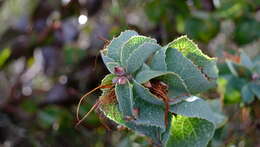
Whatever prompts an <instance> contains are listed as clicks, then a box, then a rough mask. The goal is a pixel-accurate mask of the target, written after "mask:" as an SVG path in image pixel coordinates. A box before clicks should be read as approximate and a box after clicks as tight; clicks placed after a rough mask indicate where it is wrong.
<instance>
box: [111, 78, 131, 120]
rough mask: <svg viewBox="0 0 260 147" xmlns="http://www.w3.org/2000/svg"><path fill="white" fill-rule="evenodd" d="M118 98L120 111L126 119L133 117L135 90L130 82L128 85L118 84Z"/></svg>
mask: <svg viewBox="0 0 260 147" xmlns="http://www.w3.org/2000/svg"><path fill="white" fill-rule="evenodd" d="M115 91H116V98H117V101H118V104H119V110H120V112H122V114H123V115H124V116H125V117H133V90H132V85H131V84H130V82H129V81H127V83H126V84H116V86H115Z"/></svg>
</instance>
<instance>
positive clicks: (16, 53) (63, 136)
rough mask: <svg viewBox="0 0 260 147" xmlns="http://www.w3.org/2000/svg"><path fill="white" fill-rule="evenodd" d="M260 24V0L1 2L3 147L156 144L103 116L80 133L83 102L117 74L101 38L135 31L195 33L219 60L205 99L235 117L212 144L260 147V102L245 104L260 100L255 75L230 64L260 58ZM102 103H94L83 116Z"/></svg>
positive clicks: (161, 35) (163, 38)
mask: <svg viewBox="0 0 260 147" xmlns="http://www.w3.org/2000/svg"><path fill="white" fill-rule="evenodd" d="M80 16H81V17H80ZM259 23H260V2H259V0H181V1H178V0H162V1H159V0H132V1H127V0H108V1H105V0H60V1H58V0H57V1H56V0H55V1H54V0H0V111H1V112H0V146H1V145H4V146H10V145H12V146H17V145H19V146H73V147H74V146H98V147H99V146H148V145H151V144H152V142H151V141H150V140H149V139H148V138H146V137H143V136H139V135H137V134H134V133H131V132H130V131H128V130H124V131H119V132H117V131H115V130H117V129H119V130H122V129H123V128H122V127H120V126H118V127H117V126H116V125H115V124H114V123H112V122H111V121H109V120H107V119H105V117H104V116H103V115H102V113H100V112H98V115H97V114H94V113H93V114H91V115H90V116H89V117H88V119H87V120H86V121H84V123H82V125H81V126H80V127H78V128H74V125H75V110H76V108H75V105H76V103H77V102H78V100H79V97H80V96H82V95H83V93H85V92H87V91H89V90H90V89H92V88H94V87H96V86H97V85H99V84H100V83H99V82H100V81H101V79H102V78H103V77H104V75H106V74H107V73H108V71H107V70H106V69H105V66H104V65H103V63H102V62H101V58H100V56H99V55H98V52H99V51H98V50H99V49H101V48H103V46H104V41H102V40H100V39H98V38H105V39H108V40H111V39H112V38H113V36H117V35H119V33H120V32H121V31H122V30H125V29H133V30H136V31H137V32H138V33H139V34H143V35H145V36H151V37H153V38H156V40H158V41H159V43H160V44H162V45H165V44H166V43H167V42H170V41H171V40H173V39H174V38H177V37H178V36H181V35H183V34H187V35H188V37H189V38H191V39H192V40H194V41H195V42H196V43H197V44H198V45H199V47H200V48H201V49H202V50H203V52H204V53H205V54H207V55H209V56H211V57H213V56H214V57H218V61H219V69H220V75H221V77H222V78H220V79H219V80H218V81H219V86H218V89H211V90H210V91H209V92H207V93H203V94H201V96H204V95H205V97H209V98H210V99H217V100H220V101H221V102H220V103H219V104H216V105H217V106H216V107H217V108H218V109H221V108H224V112H225V114H226V115H227V116H229V121H228V123H227V124H226V125H225V126H224V127H222V128H220V129H218V130H217V131H216V133H215V135H214V138H213V140H212V141H211V142H210V144H209V146H218V147H219V146H234V145H235V146H259V144H260V141H259V134H260V131H259V124H260V123H259V122H260V121H259V119H260V113H259V112H260V110H259V105H260V104H259V101H258V100H257V97H254V99H255V100H254V101H253V102H252V103H250V104H247V103H244V102H243V98H241V91H244V95H249V96H248V97H247V96H245V98H244V99H246V100H252V97H251V95H252V94H247V93H248V92H245V91H247V88H244V90H243V85H244V84H246V83H249V82H252V79H250V76H251V77H252V74H251V73H252V71H254V70H249V72H250V74H249V75H250V76H249V75H247V74H246V75H245V76H246V77H243V78H241V76H234V74H233V73H231V72H230V70H229V68H228V66H227V65H226V62H225V61H226V59H229V60H232V61H237V60H238V57H239V52H238V50H239V49H241V50H243V51H244V52H245V53H246V54H247V55H249V57H250V59H254V60H253V62H254V61H256V60H258V59H259V57H257V56H259V53H260V48H259V47H260V40H259V35H260V34H259V33H260V31H259V30H260V27H259ZM96 57H97V58H96ZM257 67H258V65H257ZM256 69H257V70H256V71H254V72H259V71H258V69H259V68H256ZM247 76H248V77H247ZM221 85H222V86H221ZM257 92H258V91H257ZM227 93H228V94H227ZM255 95H256V94H254V96H255ZM97 97H98V94H97V95H93V96H90V97H89V98H88V103H87V104H84V105H83V107H82V109H81V114H82V115H83V114H84V113H85V112H86V111H88V110H89V108H91V106H92V105H93V104H94V103H95V99H97ZM214 106H215V104H214ZM218 109H216V110H218ZM98 117H100V119H101V120H102V122H104V124H105V125H102V123H101V122H100V121H99V120H98V119H99V118H98ZM177 121H178V120H177ZM104 126H106V127H109V128H111V130H112V131H108V129H105V127H104Z"/></svg>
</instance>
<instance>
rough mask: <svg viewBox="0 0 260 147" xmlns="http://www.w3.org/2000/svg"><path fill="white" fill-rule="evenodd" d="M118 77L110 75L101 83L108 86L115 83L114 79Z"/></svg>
mask: <svg viewBox="0 0 260 147" xmlns="http://www.w3.org/2000/svg"><path fill="white" fill-rule="evenodd" d="M115 77H116V75H114V74H108V75H106V76H105V77H104V78H103V79H102V81H101V85H108V84H112V83H113V81H112V80H113V79H114V78H115Z"/></svg>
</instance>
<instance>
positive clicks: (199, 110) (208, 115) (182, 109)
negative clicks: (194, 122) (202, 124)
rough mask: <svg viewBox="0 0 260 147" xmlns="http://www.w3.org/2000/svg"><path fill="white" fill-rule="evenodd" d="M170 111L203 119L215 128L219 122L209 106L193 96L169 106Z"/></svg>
mask: <svg viewBox="0 0 260 147" xmlns="http://www.w3.org/2000/svg"><path fill="white" fill-rule="evenodd" d="M170 111H171V112H172V113H175V114H178V115H182V116H187V117H196V118H201V119H205V120H207V121H210V122H212V123H213V124H215V125H216V126H217V124H218V123H217V122H219V120H218V118H217V117H216V116H215V115H214V112H213V111H212V110H211V108H210V106H209V104H208V103H207V102H206V101H204V100H203V99H200V98H198V97H195V96H192V97H189V98H187V99H185V100H183V101H182V102H180V103H177V104H175V105H171V107H170Z"/></svg>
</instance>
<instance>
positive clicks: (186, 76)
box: [165, 48, 216, 94]
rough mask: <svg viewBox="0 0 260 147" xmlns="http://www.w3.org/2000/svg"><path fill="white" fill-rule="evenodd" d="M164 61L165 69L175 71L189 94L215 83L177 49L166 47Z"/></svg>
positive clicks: (203, 89) (210, 86)
mask: <svg viewBox="0 0 260 147" xmlns="http://www.w3.org/2000/svg"><path fill="white" fill-rule="evenodd" d="M165 61H166V63H167V69H168V70H169V71H172V72H175V73H176V74H178V75H179V76H180V77H181V78H182V79H183V80H184V83H185V84H186V85H187V88H188V90H189V92H190V93H191V94H196V93H199V92H202V91H205V90H207V89H209V88H212V87H213V86H215V85H216V83H215V81H208V80H207V78H206V77H205V76H204V75H203V74H202V73H201V71H199V69H198V67H197V66H196V65H195V64H193V63H192V62H191V61H190V60H189V59H188V58H186V57H185V56H183V55H182V54H181V52H179V51H178V50H177V49H174V48H168V49H167V51H166V60H165Z"/></svg>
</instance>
